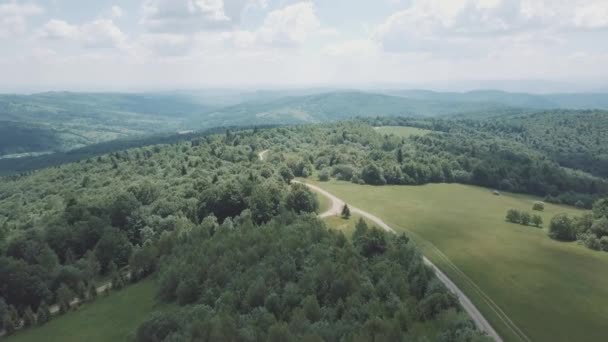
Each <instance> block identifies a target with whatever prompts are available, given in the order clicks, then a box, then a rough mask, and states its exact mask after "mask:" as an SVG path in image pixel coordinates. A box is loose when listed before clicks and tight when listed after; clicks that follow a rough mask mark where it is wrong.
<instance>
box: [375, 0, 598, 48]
mask: <svg viewBox="0 0 608 342" xmlns="http://www.w3.org/2000/svg"><path fill="white" fill-rule="evenodd" d="M601 28H608V2H606V1H605V0H572V1H569V2H563V1H548V0H413V1H412V3H411V5H410V6H409V7H408V8H406V9H404V10H402V11H399V12H396V13H394V14H393V15H391V16H389V17H388V18H387V19H386V20H385V21H384V22H383V23H382V24H381V25H379V26H378V27H377V28H376V29H375V30H374V32H373V34H372V35H373V39H374V40H375V41H377V42H379V43H380V44H381V45H382V47H383V48H384V49H385V50H386V51H390V52H411V51H426V52H429V53H433V54H435V55H444V56H446V57H455V56H463V55H464V56H466V55H478V54H485V53H486V52H487V51H486V50H487V49H488V48H489V47H494V46H496V45H499V44H497V43H500V44H504V43H505V42H507V43H508V42H509V41H511V40H518V39H519V37H518V36H522V35H523V36H525V35H527V34H529V33H531V32H533V33H534V34H535V40H536V41H537V42H541V41H543V40H545V41H547V42H550V41H552V40H555V36H556V35H558V34H560V33H563V32H567V31H572V30H580V29H601Z"/></svg>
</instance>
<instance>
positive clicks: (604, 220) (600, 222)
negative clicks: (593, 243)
mask: <svg viewBox="0 0 608 342" xmlns="http://www.w3.org/2000/svg"><path fill="white" fill-rule="evenodd" d="M591 232H592V233H593V234H595V236H597V237H598V238H601V237H603V236H608V217H606V216H602V217H601V218H599V219H597V220H595V221H593V224H592V225H591Z"/></svg>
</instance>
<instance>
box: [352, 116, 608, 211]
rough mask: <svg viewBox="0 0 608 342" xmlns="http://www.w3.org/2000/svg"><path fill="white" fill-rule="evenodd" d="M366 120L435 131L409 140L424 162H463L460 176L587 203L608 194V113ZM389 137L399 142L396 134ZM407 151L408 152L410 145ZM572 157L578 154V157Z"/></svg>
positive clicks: (459, 165)
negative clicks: (607, 164) (607, 149)
mask: <svg viewBox="0 0 608 342" xmlns="http://www.w3.org/2000/svg"><path fill="white" fill-rule="evenodd" d="M363 121H364V122H367V123H369V124H371V125H375V126H384V125H397V126H401V125H405V126H415V127H420V128H425V129H430V130H433V131H435V132H436V133H433V134H429V135H426V136H424V137H412V138H410V139H409V141H406V142H405V145H409V144H412V143H413V144H414V145H415V146H418V147H417V148H416V150H418V149H421V150H422V151H425V152H426V153H425V154H424V155H422V156H421V158H422V159H423V160H424V159H426V160H437V158H438V157H439V156H440V155H441V156H442V157H441V158H439V159H440V160H441V159H443V160H454V159H455V160H456V163H457V164H453V163H452V164H451V165H452V166H450V167H448V169H451V170H452V175H453V176H454V178H453V181H455V182H459V183H469V184H475V185H481V186H486V187H492V188H496V189H500V190H505V191H515V192H523V193H530V194H534V195H538V196H545V197H546V200H547V201H549V202H554V203H564V204H570V205H576V206H578V207H583V208H591V206H592V204H593V203H594V202H595V201H596V200H597V199H599V198H601V197H605V196H606V194H607V193H608V187H607V184H608V182H607V181H606V179H605V177H604V175H603V173H602V172H603V171H602V170H604V167H605V165H604V164H605V146H606V143H604V141H605V140H606V136H607V135H606V134H605V131H606V128H605V127H606V124H607V123H608V112H599V111H580V112H570V111H566V112H547V113H538V114H529V115H526V116H513V117H506V118H504V119H502V120H501V119H492V120H471V119H463V120H439V119H412V118H376V119H364V120H363ZM583 129H584V130H585V134H582V130H583ZM385 139H386V140H387V141H390V140H391V139H392V140H393V141H395V139H396V137H392V138H391V137H385ZM598 142H599V144H598ZM400 153H401V156H402V157H401V158H403V156H404V154H403V153H404V151H402V152H400ZM566 156H568V158H566ZM570 158H572V159H575V158H578V159H576V161H577V162H576V163H574V162H572V160H569V159H570ZM458 169H460V170H458ZM454 171H457V172H454ZM461 171H464V173H463V172H461ZM444 178H445V179H448V178H446V177H444ZM387 182H388V181H387Z"/></svg>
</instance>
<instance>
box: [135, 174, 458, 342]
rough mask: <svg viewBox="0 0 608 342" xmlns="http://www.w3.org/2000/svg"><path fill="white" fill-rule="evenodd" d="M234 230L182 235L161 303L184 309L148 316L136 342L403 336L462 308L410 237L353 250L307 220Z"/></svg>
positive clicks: (365, 241) (364, 242) (380, 238)
mask: <svg viewBox="0 0 608 342" xmlns="http://www.w3.org/2000/svg"><path fill="white" fill-rule="evenodd" d="M294 185H297V184H294ZM234 222H235V224H234V228H233V229H231V230H226V231H221V233H219V232H218V233H216V234H214V235H206V234H198V232H197V231H196V230H193V231H191V232H189V233H185V234H187V235H186V236H184V238H182V239H180V240H179V242H178V244H179V245H178V246H177V248H175V249H173V251H172V252H171V254H170V255H168V256H167V257H165V258H163V259H162V260H161V266H160V274H159V279H160V288H159V296H160V297H161V298H165V299H169V300H173V299H177V302H178V304H180V305H181V306H182V309H181V310H179V312H177V313H176V314H157V315H154V316H152V317H150V318H149V320H148V321H147V322H146V323H144V324H142V325H141V326H140V328H139V329H138V332H137V339H138V340H141V341H146V340H148V339H150V338H160V339H162V340H168V339H169V336H174V337H177V336H180V337H181V338H184V339H197V340H201V341H214V340H226V339H228V340H240V339H247V338H253V337H255V339H259V340H264V341H266V340H272V341H274V340H280V341H288V340H294V341H296V340H307V339H311V340H318V339H319V338H321V339H322V340H340V339H343V338H346V339H351V338H356V337H357V336H385V337H386V336H389V337H395V336H397V337H399V338H401V337H403V336H404V335H403V334H405V333H407V330H408V324H410V322H411V320H416V319H418V320H421V319H424V320H433V319H434V318H435V317H436V315H438V314H439V313H441V312H444V311H446V310H450V309H452V310H453V309H455V308H458V307H459V306H458V301H457V300H454V299H453V298H452V297H451V295H450V294H449V292H448V291H447V289H445V287H443V285H441V283H439V282H437V280H436V279H435V278H434V275H433V273H432V271H430V270H429V269H428V268H427V267H426V266H424V264H423V263H422V259H421V257H420V255H419V254H418V253H417V251H416V249H415V247H414V246H413V244H410V243H408V241H409V240H408V239H407V238H399V237H396V236H393V235H388V233H385V232H383V231H381V230H378V229H377V228H372V229H362V228H360V229H359V233H360V234H359V235H360V237H359V240H360V244H361V246H360V247H359V248H357V247H355V246H356V245H355V246H354V245H351V244H350V243H349V242H348V241H347V240H345V239H344V238H343V236H342V235H341V234H338V233H336V232H334V231H331V230H327V229H326V228H325V227H324V225H323V224H322V223H321V222H320V221H318V220H317V219H315V218H312V217H309V216H294V215H293V214H290V213H285V214H283V215H280V216H278V217H275V218H274V219H272V220H270V221H269V222H267V223H265V224H262V225H260V226H250V225H247V224H239V223H238V222H240V219H239V218H235V220H234ZM341 237H342V238H341ZM359 250H360V252H359ZM228 270H229V271H228ZM176 284H177V285H176ZM194 288H196V290H195V291H191V290H190V289H194ZM183 294H187V296H186V297H187V300H184V296H183ZM410 305H414V306H415V307H416V310H417V312H419V313H420V314H419V316H416V317H412V315H410V314H409V312H408V310H407V309H406V307H408V306H410ZM399 308H401V309H400V310H399ZM397 312H399V314H397Z"/></svg>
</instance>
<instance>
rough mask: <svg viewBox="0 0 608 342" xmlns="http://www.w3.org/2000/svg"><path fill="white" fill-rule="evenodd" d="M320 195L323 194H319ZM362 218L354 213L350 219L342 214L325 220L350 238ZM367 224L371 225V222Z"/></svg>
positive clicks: (328, 224)
mask: <svg viewBox="0 0 608 342" xmlns="http://www.w3.org/2000/svg"><path fill="white" fill-rule="evenodd" d="M319 197H323V196H320V195H319ZM360 218H361V216H359V215H352V216H351V217H350V218H349V219H348V220H345V219H343V218H342V217H340V216H330V217H326V218H324V219H323V221H325V223H326V224H327V226H329V227H331V228H333V229H336V230H340V231H342V232H344V235H346V237H347V238H349V239H350V238H351V237H352V235H353V233H354V232H355V225H356V224H357V221H359V219H360ZM367 224H368V225H371V224H370V223H369V222H368V223H367Z"/></svg>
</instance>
